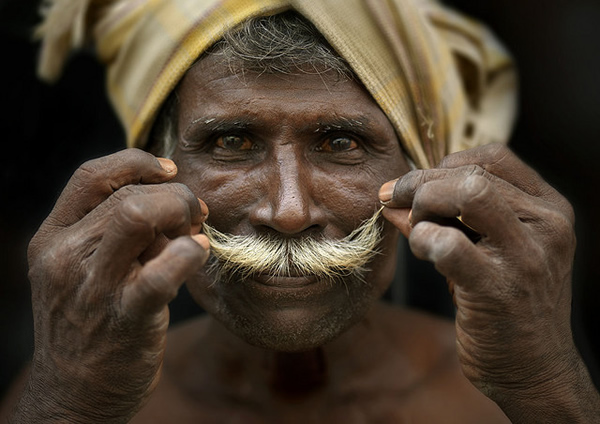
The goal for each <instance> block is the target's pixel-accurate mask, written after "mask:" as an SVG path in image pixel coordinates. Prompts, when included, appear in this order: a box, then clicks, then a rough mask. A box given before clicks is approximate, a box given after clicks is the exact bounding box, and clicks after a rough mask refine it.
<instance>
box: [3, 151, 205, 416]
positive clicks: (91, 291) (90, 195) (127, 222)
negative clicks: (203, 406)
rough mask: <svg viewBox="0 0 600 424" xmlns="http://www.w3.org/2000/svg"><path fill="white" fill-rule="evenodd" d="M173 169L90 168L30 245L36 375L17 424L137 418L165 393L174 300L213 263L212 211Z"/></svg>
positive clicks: (138, 164)
mask: <svg viewBox="0 0 600 424" xmlns="http://www.w3.org/2000/svg"><path fill="white" fill-rule="evenodd" d="M176 172H177V169H176V167H175V165H174V163H173V162H171V161H169V160H166V159H158V160H157V159H156V158H155V157H154V156H152V155H150V154H148V153H145V152H142V151H139V150H134V149H130V150H125V151H122V152H119V153H116V154H114V155H111V156H107V157H104V158H101V159H97V160H93V161H90V162H88V163H86V164H84V165H82V166H81V167H80V168H79V169H78V170H77V171H76V172H75V174H74V175H73V177H72V178H71V180H70V181H69V183H68V184H67V186H66V188H65V190H64V191H63V193H62V195H61V196H60V198H59V199H58V201H57V204H56V206H55V207H54V209H53V211H52V212H51V214H50V216H49V217H48V218H47V219H46V220H45V221H44V223H43V224H42V226H41V228H40V229H39V231H38V232H37V234H36V235H35V237H34V238H33V240H32V241H31V244H30V247H29V252H28V257H29V266H30V272H29V276H30V281H31V286H32V299H33V311H34V325H35V352H34V356H33V362H32V368H31V376H30V380H29V384H28V386H27V388H26V390H25V393H24V395H23V397H22V399H21V401H20V403H19V406H18V408H17V411H16V414H15V416H14V418H13V422H27V423H32V422H45V423H48V422H57V421H60V422H82V423H83V422H85V423H88V424H89V423H100V422H102V423H113V422H127V421H128V420H129V418H131V417H132V416H133V415H134V414H135V413H136V412H137V410H138V409H139V408H140V407H141V406H142V405H143V403H144V401H145V400H146V399H147V398H148V397H149V395H150V394H151V392H152V390H153V388H154V387H155V385H156V383H157V381H158V377H159V373H160V368H161V364H162V357H163V352H164V348H165V339H166V330H167V326H168V314H169V313H168V308H167V305H168V302H169V301H171V300H172V299H173V298H174V297H175V296H176V294H177V291H178V289H179V287H180V286H181V284H182V283H183V282H184V280H185V279H186V278H188V277H189V276H190V275H192V274H193V273H195V272H196V271H197V270H198V269H199V268H200V267H201V266H202V265H203V264H204V263H205V262H206V259H207V258H208V252H207V248H208V240H207V239H206V237H205V236H203V235H199V234H197V233H198V232H199V229H200V227H201V223H202V221H203V220H204V219H205V218H206V214H207V212H208V211H207V208H206V206H205V205H204V204H203V203H202V202H201V201H199V200H198V199H197V198H196V197H195V196H194V195H193V194H192V192H191V191H190V190H189V189H188V188H187V187H185V186H183V185H181V184H165V183H166V182H168V181H169V180H171V179H172V178H173V177H174V176H175V174H176Z"/></svg>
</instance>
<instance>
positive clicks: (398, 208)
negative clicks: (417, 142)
mask: <svg viewBox="0 0 600 424" xmlns="http://www.w3.org/2000/svg"><path fill="white" fill-rule="evenodd" d="M380 198H381V200H382V201H383V202H385V203H386V205H387V207H386V208H385V210H384V216H385V217H386V218H387V219H388V220H390V221H391V222H393V223H394V224H395V225H396V226H397V227H398V228H400V229H401V230H402V231H403V233H405V235H406V236H407V237H409V242H410V247H411V249H412V251H413V252H414V254H415V255H416V256H417V257H419V258H421V259H426V260H429V261H431V262H433V263H434V264H435V267H436V268H437V270H438V271H439V272H440V273H442V274H443V275H444V276H445V277H446V278H447V280H448V284H449V288H450V291H451V293H452V295H453V298H454V302H455V304H456V307H457V314H456V330H457V350H458V354H459V357H460V361H461V364H462V368H463V372H464V374H465V375H466V376H467V378H468V379H469V380H470V381H471V382H472V383H473V384H474V385H475V386H476V387H477V388H478V389H479V390H480V391H482V392H483V393H484V394H485V395H487V396H488V397H489V398H491V399H492V400H494V401H495V402H496V403H497V404H498V405H499V406H500V407H501V408H502V409H503V410H504V412H505V413H506V415H507V416H508V417H509V418H510V419H511V420H512V422H514V423H594V422H600V396H599V395H598V392H597V391H596V389H595V387H594V385H593V383H592V381H591V379H590V376H589V374H588V371H587V369H586V367H585V365H584V363H583V361H582V359H581V357H580V355H579V353H578V351H577V349H576V347H575V345H574V342H573V337H572V331H571V325H570V323H571V320H570V315H571V271H572V264H573V256H574V251H575V236H574V230H573V225H574V214H573V210H572V208H571V206H570V205H569V203H568V202H567V200H566V199H564V198H563V197H562V196H561V195H560V194H559V193H558V192H557V191H556V190H554V189H553V188H552V187H550V186H549V185H548V184H547V183H545V182H544V181H543V180H542V179H541V177H540V176H539V175H538V174H537V173H535V172H534V171H533V170H532V169H530V168H529V167H528V166H526V165H525V164H524V163H523V162H522V161H521V160H519V159H518V158H517V157H516V156H515V155H514V154H513V153H512V152H510V151H509V150H508V149H507V148H505V147H503V146H499V145H490V146H486V147H483V148H477V149H473V150H468V151H464V152H460V153H456V154H453V155H450V156H448V157H447V158H445V159H444V160H443V161H442V162H441V163H440V165H439V166H438V167H436V168H435V169H431V170H417V171H413V172H410V173H408V174H406V175H405V176H403V177H402V178H400V179H399V180H397V181H396V182H390V183H386V185H384V186H383V187H382V189H381V191H380ZM457 217H460V219H461V220H462V221H463V222H464V224H466V225H467V226H468V227H470V228H471V229H472V230H474V231H475V232H476V233H478V234H479V235H480V237H477V238H476V239H475V240H473V239H472V238H469V237H467V235H466V233H465V232H464V231H461V230H460V229H457V228H456V227H457V226H456V225H454V224H456V218H457Z"/></svg>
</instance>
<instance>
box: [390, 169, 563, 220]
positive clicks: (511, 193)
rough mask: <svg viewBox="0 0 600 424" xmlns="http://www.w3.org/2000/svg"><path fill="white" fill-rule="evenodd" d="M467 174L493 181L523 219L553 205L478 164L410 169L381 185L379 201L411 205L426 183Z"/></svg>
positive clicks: (464, 176)
mask: <svg viewBox="0 0 600 424" xmlns="http://www.w3.org/2000/svg"><path fill="white" fill-rule="evenodd" d="M469 176H481V177H483V178H485V179H487V180H489V181H490V182H492V183H493V185H494V188H495V189H496V190H497V191H498V192H499V193H500V194H501V195H502V196H503V197H504V198H505V199H506V202H507V203H508V205H510V207H511V208H512V209H513V210H514V211H515V212H516V213H517V214H518V215H519V216H522V217H523V218H524V219H528V218H530V217H531V211H532V210H537V209H541V208H548V207H553V206H552V205H549V204H548V202H546V201H545V200H542V199H539V198H536V197H532V196H530V195H528V194H527V193H524V192H523V191H521V190H519V189H518V188H516V187H515V186H513V185H511V184H509V183H508V182H506V181H504V180H502V179H500V178H498V177H496V176H495V175H492V174H490V173H488V172H486V171H485V170H484V169H483V168H481V167H480V166H478V165H467V166H463V167H460V168H452V169H429V170H425V169H420V170H415V171H411V172H409V173H407V174H405V175H404V176H402V177H401V178H399V179H398V180H396V181H395V182H394V181H390V182H388V183H386V184H384V185H383V186H382V188H381V190H380V200H381V199H382V198H387V199H388V201H387V202H384V204H385V206H386V207H387V208H407V207H411V206H412V203H413V201H414V198H415V195H416V193H417V191H419V190H420V189H421V187H422V186H424V185H425V184H427V183H430V182H434V181H439V180H446V179H458V178H463V179H464V178H466V177H469Z"/></svg>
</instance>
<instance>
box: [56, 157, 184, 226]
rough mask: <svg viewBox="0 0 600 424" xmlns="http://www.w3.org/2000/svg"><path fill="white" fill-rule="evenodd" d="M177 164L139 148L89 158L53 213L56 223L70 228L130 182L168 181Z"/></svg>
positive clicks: (70, 182)
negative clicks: (92, 158)
mask: <svg viewBox="0 0 600 424" xmlns="http://www.w3.org/2000/svg"><path fill="white" fill-rule="evenodd" d="M176 174H177V167H176V166H175V164H174V163H173V161H171V160H169V159H163V158H160V159H157V158H156V157H154V156H153V155H151V154H150V153H147V152H143V151H141V150H138V149H127V150H123V151H121V152H118V153H115V154H112V155H109V156H105V157H102V158H99V159H94V160H91V161H88V162H86V163H84V164H83V165H81V166H80V167H79V169H77V171H75V173H74V174H73V176H72V177H71V179H70V180H69V182H68V183H67V186H66V187H65V189H64V190H63V192H62V194H61V196H60V197H59V199H58V201H57V202H56V205H55V207H54V209H53V210H52V212H51V213H50V216H49V217H48V222H49V223H50V224H51V225H53V226H59V227H68V226H70V225H72V224H74V223H75V222H77V221H79V220H80V219H82V218H83V217H84V216H85V215H86V214H88V213H89V212H90V211H91V210H93V209H94V208H95V207H97V206H98V205H99V204H100V203H102V202H103V201H104V200H106V198H108V197H109V196H110V195H111V194H113V193H114V192H115V191H117V190H118V189H120V188H121V187H124V186H126V185H129V184H155V183H162V182H166V181H169V180H170V179H171V178H173V177H174V176H175V175H176Z"/></svg>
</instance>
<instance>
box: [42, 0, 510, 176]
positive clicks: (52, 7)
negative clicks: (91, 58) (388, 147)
mask: <svg viewBox="0 0 600 424" xmlns="http://www.w3.org/2000/svg"><path fill="white" fill-rule="evenodd" d="M289 9H294V10H296V11H297V12H298V13H300V14H301V15H303V16H304V17H305V18H307V19H308V20H309V21H311V22H312V23H313V24H314V25H315V26H316V27H317V29H318V30H319V31H320V32H321V33H322V34H323V35H324V36H325V38H326V39H327V40H328V42H329V43H330V44H331V46H332V47H333V48H334V49H335V50H336V51H337V52H338V53H339V54H340V55H341V56H342V57H343V58H344V59H345V60H346V61H347V62H348V63H349V65H350V66H351V68H352V69H353V70H354V72H355V73H356V75H357V76H358V77H359V79H360V80H361V82H362V83H363V84H364V86H365V87H366V88H367V90H368V91H369V92H370V93H371V95H372V96H373V98H374V99H375V101H376V102H377V103H378V104H379V106H380V107H381V109H382V110H383V111H384V112H385V113H386V115H387V116H388V118H389V120H390V122H391V123H392V125H393V126H394V128H395V129H396V131H397V134H398V136H399V138H400V140H401V143H402V146H403V148H404V149H405V151H406V153H407V155H408V156H409V157H410V159H411V160H412V161H413V162H414V163H415V164H416V165H417V166H418V167H421V168H429V167H432V166H434V165H435V164H436V163H437V162H438V161H439V160H440V159H441V158H442V157H444V156H445V155H447V154H449V153H452V152H456V151H460V150H464V149H467V148H470V147H475V146H478V145H482V144H487V143H490V142H501V143H505V142H507V140H508V137H509V135H510V131H511V128H512V123H513V120H514V115H515V109H516V107H515V103H516V76H515V74H516V72H515V69H514V66H513V65H512V61H511V59H510V56H509V55H508V53H507V52H506V51H505V50H504V48H503V47H502V46H501V45H500V44H499V43H498V42H497V41H496V39H495V38H494V37H493V35H492V34H491V33H490V32H489V31H488V30H487V28H486V27H484V26H482V25H480V24H479V23H477V22H475V21H473V20H471V19H469V18H467V17H465V16H463V15H461V14H459V13H458V12H456V11H454V10H452V9H450V8H447V7H445V6H443V5H442V4H440V3H439V2H437V1H435V0H318V1H315V0H50V1H47V2H46V5H45V7H44V14H45V20H44V22H43V23H42V24H41V25H40V27H39V29H38V32H37V34H38V36H39V37H41V38H42V54H41V59H40V64H39V74H40V75H41V76H42V77H43V78H45V79H47V80H55V79H56V78H58V77H59V75H60V72H61V70H62V67H63V65H64V62H65V59H66V57H67V56H68V53H69V52H70V51H71V50H72V49H77V48H79V47H82V46H84V45H86V44H92V45H93V46H94V47H95V50H96V52H97V55H98V57H99V58H100V60H101V61H102V62H103V63H104V64H105V65H106V66H107V78H108V81H107V88H108V93H109V97H110V99H111V101H112V103H113V106H114V108H115V109H116V111H117V114H118V116H119V117H120V119H121V121H122V123H123V125H124V127H125V129H126V133H127V143H128V145H129V146H131V147H140V148H143V147H144V146H145V144H146V142H147V139H148V134H149V132H150V129H151V127H152V124H153V122H154V119H155V117H156V115H157V113H158V111H159V109H160V106H161V105H162V103H163V102H164V101H165V99H166V98H167V96H168V95H169V93H170V92H171V91H172V90H173V89H174V87H175V86H176V85H177V83H178V82H179V80H180V79H181V78H182V76H183V75H184V73H185V72H186V70H187V69H188V68H189V67H190V66H191V65H192V64H193V63H194V62H195V61H196V59H197V58H198V57H199V56H200V55H201V54H202V52H204V51H205V50H207V49H208V48H209V47H210V46H211V45H212V44H213V43H214V42H215V41H217V40H218V39H219V38H220V37H221V36H222V35H223V34H224V33H225V32H226V31H227V30H229V29H231V28H233V27H235V26H236V25H238V24H239V23H240V22H243V21H245V20H246V19H248V18H250V17H255V16H263V15H270V14H276V13H279V12H283V11H285V10H289Z"/></svg>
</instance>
